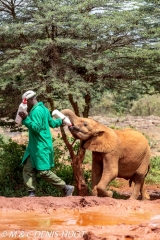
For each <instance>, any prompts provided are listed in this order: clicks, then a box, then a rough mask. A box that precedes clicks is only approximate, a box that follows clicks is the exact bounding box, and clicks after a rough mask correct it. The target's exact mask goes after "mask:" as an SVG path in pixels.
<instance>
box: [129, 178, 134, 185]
mask: <svg viewBox="0 0 160 240" xmlns="http://www.w3.org/2000/svg"><path fill="white" fill-rule="evenodd" d="M132 182H134V175H133V176H132V177H131V178H130V179H129V187H131V186H132Z"/></svg>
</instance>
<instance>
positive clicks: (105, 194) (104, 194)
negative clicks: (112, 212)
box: [97, 188, 113, 198]
mask: <svg viewBox="0 0 160 240" xmlns="http://www.w3.org/2000/svg"><path fill="white" fill-rule="evenodd" d="M97 191H98V196H99V197H111V198H112V197H113V192H112V191H110V190H108V191H105V190H103V189H100V188H97Z"/></svg>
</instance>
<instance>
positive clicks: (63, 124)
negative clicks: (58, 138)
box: [62, 118, 66, 127]
mask: <svg viewBox="0 0 160 240" xmlns="http://www.w3.org/2000/svg"><path fill="white" fill-rule="evenodd" d="M64 120H65V118H63V119H62V127H64V126H65V125H66V124H65V122H64Z"/></svg>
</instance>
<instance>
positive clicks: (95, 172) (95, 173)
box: [92, 153, 103, 196]
mask: <svg viewBox="0 0 160 240" xmlns="http://www.w3.org/2000/svg"><path fill="white" fill-rule="evenodd" d="M102 171H103V160H102V157H101V156H100V155H99V154H97V153H92V195H93V196H97V184H98V183H99V181H100V179H101V176H102Z"/></svg>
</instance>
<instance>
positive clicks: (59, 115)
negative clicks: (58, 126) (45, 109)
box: [52, 109, 72, 126]
mask: <svg viewBox="0 0 160 240" xmlns="http://www.w3.org/2000/svg"><path fill="white" fill-rule="evenodd" d="M52 116H53V117H55V118H61V119H62V120H63V123H64V124H65V125H67V126H72V123H71V121H70V120H69V118H68V117H66V116H65V115H64V114H63V113H61V112H60V111H58V110H57V109H56V110H54V111H53V112H52Z"/></svg>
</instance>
